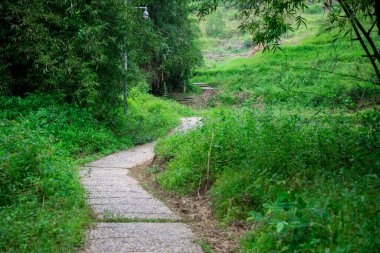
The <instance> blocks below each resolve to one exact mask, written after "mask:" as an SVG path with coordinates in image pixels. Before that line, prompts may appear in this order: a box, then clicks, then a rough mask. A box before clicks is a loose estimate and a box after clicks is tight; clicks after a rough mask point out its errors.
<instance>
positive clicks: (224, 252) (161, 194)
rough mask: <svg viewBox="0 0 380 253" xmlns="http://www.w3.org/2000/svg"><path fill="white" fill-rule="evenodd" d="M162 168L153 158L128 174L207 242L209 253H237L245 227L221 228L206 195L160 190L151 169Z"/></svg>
mask: <svg viewBox="0 0 380 253" xmlns="http://www.w3.org/2000/svg"><path fill="white" fill-rule="evenodd" d="M163 166H164V165H163V163H162V161H158V160H157V159H155V160H154V161H153V162H152V163H151V165H150V166H147V165H144V166H139V167H136V168H133V169H131V170H130V171H131V173H130V174H131V176H133V177H134V178H136V179H137V180H138V181H139V182H140V183H141V185H142V186H143V187H144V188H145V189H146V190H148V191H149V192H150V193H151V194H152V195H154V196H155V197H156V198H158V199H159V200H161V201H162V202H164V203H165V204H166V205H167V206H169V208H170V209H171V210H172V211H174V212H175V213H176V214H177V215H179V216H180V217H181V218H182V219H183V221H184V222H186V223H187V224H188V225H189V226H190V227H191V229H192V231H193V233H194V234H195V235H196V236H197V237H198V238H200V239H201V244H204V243H206V244H207V245H209V246H210V247H211V249H212V251H209V252H216V253H229V252H239V248H238V245H239V238H240V237H241V236H242V235H243V233H244V232H245V231H246V230H247V228H244V227H242V226H238V225H231V226H228V227H226V228H222V227H221V226H220V224H219V222H218V221H217V219H216V218H215V216H214V214H213V212H212V210H211V207H210V198H209V197H208V196H207V194H206V195H205V194H203V193H201V194H199V195H196V196H186V197H183V196H179V195H178V194H174V193H170V192H166V191H164V190H162V189H161V188H160V185H159V184H158V183H157V181H156V180H155V172H157V171H154V169H152V168H162V167H163ZM206 252H207V250H206Z"/></svg>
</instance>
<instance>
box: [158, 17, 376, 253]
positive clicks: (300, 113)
mask: <svg viewBox="0 0 380 253" xmlns="http://www.w3.org/2000/svg"><path fill="white" fill-rule="evenodd" d="M313 11H315V10H310V13H309V14H308V15H311V16H313V15H314V14H313ZM315 15H316V17H314V19H313V18H312V20H314V21H316V22H315V24H314V25H311V27H310V29H308V30H304V31H302V30H301V32H298V33H297V32H295V34H294V35H293V36H292V37H291V36H289V38H288V39H289V40H288V42H289V43H286V45H285V46H283V47H282V51H277V52H276V53H274V54H273V53H271V52H269V53H258V54H256V55H255V56H254V57H251V58H243V59H233V60H228V61H225V62H223V63H220V64H218V65H215V66H214V67H212V68H210V67H205V68H203V69H199V70H198V71H197V72H196V73H195V77H194V78H193V80H192V81H193V82H204V83H207V84H209V85H211V86H214V87H217V88H218V90H219V94H218V96H217V97H215V98H214V99H213V100H212V101H211V102H210V104H209V105H210V107H211V109H210V110H208V111H206V112H204V119H203V123H204V126H203V127H202V128H199V129H196V130H194V131H191V132H189V133H186V134H182V135H179V134H178V135H173V136H170V137H168V138H164V139H161V140H160V141H159V142H158V143H157V145H156V147H155V151H156V153H157V155H158V156H159V157H161V158H162V159H164V160H165V161H166V162H167V166H166V170H164V171H163V172H157V176H156V178H157V180H158V182H159V183H160V185H161V186H162V187H163V188H164V189H166V190H168V191H173V192H177V193H179V194H197V193H198V192H204V193H205V194H207V195H209V196H210V197H211V201H212V206H211V207H212V209H213V211H214V213H215V215H216V217H217V218H218V219H219V220H220V222H221V224H223V225H229V224H231V223H241V222H243V223H245V224H246V225H249V226H251V227H252V229H251V230H250V231H247V233H246V234H245V235H244V236H243V237H242V238H241V251H242V252H377V251H378V248H380V244H379V240H378V238H379V236H380V229H379V227H380V213H379V211H378V210H379V207H380V195H379V194H378V189H379V187H380V185H379V176H380V159H379V157H380V152H379V147H380V142H379V140H380V128H379V127H380V125H379V122H380V110H379V107H378V104H379V101H380V95H379V94H380V89H379V87H378V86H376V85H375V84H373V83H371V80H373V79H374V74H373V72H372V69H371V66H370V64H369V62H368V60H367V59H366V58H363V57H361V55H362V54H363V52H362V49H361V47H360V45H358V43H357V42H352V41H350V40H349V38H340V39H339V40H337V41H335V42H332V38H333V36H334V34H328V33H324V34H322V35H320V36H318V37H316V36H315V34H316V33H317V32H318V30H319V27H318V22H319V21H318V20H319V18H320V17H321V15H322V14H321V13H317V14H315ZM317 21H318V22H317ZM302 29H304V28H302ZM290 37H291V38H290ZM376 40H378V38H376ZM295 41H297V43H296V44H295V45H294V42H295ZM347 49H349V50H347ZM213 107H215V108H213Z"/></svg>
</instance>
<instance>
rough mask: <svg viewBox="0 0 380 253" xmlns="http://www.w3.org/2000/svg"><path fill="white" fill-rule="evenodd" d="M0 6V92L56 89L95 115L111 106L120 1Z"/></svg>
mask: <svg viewBox="0 0 380 253" xmlns="http://www.w3.org/2000/svg"><path fill="white" fill-rule="evenodd" d="M0 9H1V12H2V15H1V18H0V23H1V32H0V34H1V37H0V40H1V47H0V59H1V60H0V62H1V69H2V73H3V75H1V78H2V79H1V83H2V84H1V86H2V88H1V90H2V91H3V92H2V94H1V95H4V94H6V95H9V94H11V95H24V94H25V93H26V92H35V91H43V92H50V93H55V94H60V95H62V96H64V97H65V98H66V100H67V101H69V102H72V101H75V102H77V103H78V104H80V105H81V106H87V107H90V108H92V109H93V112H94V113H97V115H98V116H100V115H104V113H105V112H106V111H107V110H109V109H110V108H112V107H114V106H115V102H117V99H116V98H117V96H118V93H119V87H120V83H121V80H122V77H123V71H124V70H123V69H122V66H123V62H122V58H121V57H120V55H121V52H122V49H123V48H122V47H121V46H123V45H122V42H123V40H124V36H125V34H124V32H123V29H122V27H123V23H124V20H123V15H124V12H125V7H124V3H122V2H121V1H110V2H109V3H107V4H106V3H104V2H103V1H91V2H87V1H82V0H78V1H49V2H46V1H29V2H27V3H26V2H25V1H3V2H2V3H1V5H0ZM99 100H102V101H103V103H96V101H99Z"/></svg>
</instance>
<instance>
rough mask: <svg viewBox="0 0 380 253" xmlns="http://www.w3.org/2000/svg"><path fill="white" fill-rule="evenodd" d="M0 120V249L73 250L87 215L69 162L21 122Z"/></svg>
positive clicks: (80, 239) (34, 250)
mask: <svg viewBox="0 0 380 253" xmlns="http://www.w3.org/2000/svg"><path fill="white" fill-rule="evenodd" d="M0 124H1V129H2V131H1V132H0V140H1V141H0V147H1V148H0V158H1V160H0V168H1V170H0V180H1V182H2V183H1V186H0V199H1V202H0V251H2V252H51V251H73V249H74V248H75V247H79V246H80V245H81V243H83V241H82V240H83V233H84V226H83V223H84V222H86V219H87V215H88V213H87V209H86V205H85V198H84V192H83V190H82V188H81V186H80V184H79V178H78V174H77V172H76V169H75V166H74V163H73V162H72V161H71V160H70V159H67V158H65V159H64V158H63V157H62V156H60V154H59V152H58V151H57V150H56V149H55V148H54V147H53V145H52V142H51V140H49V138H47V136H44V135H43V134H42V131H41V130H40V129H36V128H31V127H30V125H29V124H28V122H27V121H25V122H21V123H19V122H16V121H8V120H2V121H1V123H0ZM36 239H37V240H36Z"/></svg>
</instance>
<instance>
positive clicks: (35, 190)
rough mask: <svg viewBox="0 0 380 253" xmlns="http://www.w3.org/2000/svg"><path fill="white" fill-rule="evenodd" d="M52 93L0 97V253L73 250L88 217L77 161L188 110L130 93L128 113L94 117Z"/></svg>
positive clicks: (164, 128) (143, 138) (140, 136)
mask: <svg viewBox="0 0 380 253" xmlns="http://www.w3.org/2000/svg"><path fill="white" fill-rule="evenodd" d="M60 101H61V100H60V99H59V98H57V97H53V96H47V95H29V96H28V97H26V98H19V97H0V126H1V131H0V168H1V169H0V181H1V182H2V183H1V185H0V251H1V252H74V251H76V250H77V248H79V247H81V246H82V244H83V239H84V238H83V236H84V230H85V228H86V224H88V223H89V222H90V218H89V211H88V209H87V205H86V204H85V194H84V191H83V189H82V187H81V185H80V183H79V177H78V159H80V160H81V161H84V160H86V159H88V157H89V156H94V155H97V156H99V155H101V154H107V153H110V152H114V151H117V150H120V149H124V148H128V147H131V146H132V145H134V144H139V143H144V142H147V141H151V140H153V139H154V138H157V137H160V136H163V135H165V134H166V133H167V132H168V131H169V130H170V129H171V128H173V127H174V126H175V125H176V124H177V123H178V121H179V117H180V115H186V114H189V113H190V111H189V110H188V109H186V108H184V107H182V106H179V105H178V104H176V103H173V102H170V101H167V100H161V99H158V98H155V97H153V96H151V95H148V94H145V93H143V92H140V91H138V90H137V89H135V90H133V91H132V93H131V98H130V100H129V115H128V117H126V118H125V117H124V116H122V111H121V110H120V113H119V115H114V117H112V118H111V119H110V120H109V121H108V122H100V121H98V120H97V119H96V118H94V116H93V114H91V113H90V112H88V111H87V110H86V109H83V108H80V107H78V106H76V105H73V104H71V105H69V104H67V103H64V102H60Z"/></svg>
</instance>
